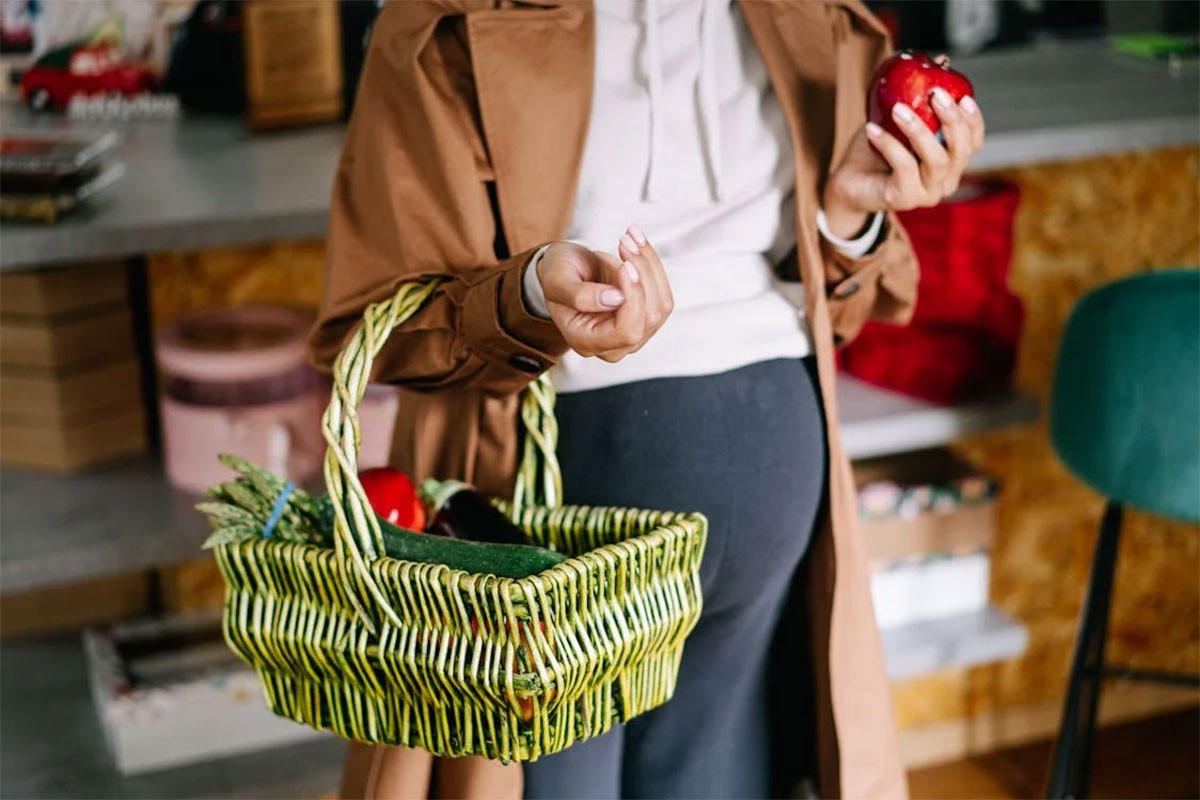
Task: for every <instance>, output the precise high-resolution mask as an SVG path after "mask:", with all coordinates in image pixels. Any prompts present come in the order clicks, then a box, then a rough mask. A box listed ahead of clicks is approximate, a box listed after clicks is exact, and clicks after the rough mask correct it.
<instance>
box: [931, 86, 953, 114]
mask: <svg viewBox="0 0 1200 800" xmlns="http://www.w3.org/2000/svg"><path fill="white" fill-rule="evenodd" d="M933 104H934V105H936V106H937V107H938V108H940V109H941V110H942V111H950V110H952V109H953V108H954V100H953V99H952V98H951V97H950V93H949V92H947V91H946V90H945V89H934V90H933Z"/></svg>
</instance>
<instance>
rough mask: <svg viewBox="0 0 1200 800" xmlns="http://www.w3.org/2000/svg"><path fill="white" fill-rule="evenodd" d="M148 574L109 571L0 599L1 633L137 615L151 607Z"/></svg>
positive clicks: (78, 626) (43, 630)
mask: <svg viewBox="0 0 1200 800" xmlns="http://www.w3.org/2000/svg"><path fill="white" fill-rule="evenodd" d="M149 580H150V579H149V577H148V576H147V575H145V574H143V573H136V574H132V575H112V576H106V577H103V578H93V579H91V580H87V581H79V582H77V583H69V584H64V585H61V586H48V587H43V588H39V589H30V590H28V591H24V592H6V593H5V594H4V596H3V600H0V637H3V638H8V637H12V636H27V635H29V634H41V633H54V632H57V631H68V630H79V629H81V628H86V627H88V626H89V625H103V624H106V623H112V622H117V621H118V620H123V619H129V618H131V617H140V616H142V615H143V614H145V613H146V612H147V611H149V609H150V583H149Z"/></svg>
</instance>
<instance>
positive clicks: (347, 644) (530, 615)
mask: <svg viewBox="0 0 1200 800" xmlns="http://www.w3.org/2000/svg"><path fill="white" fill-rule="evenodd" d="M436 287H437V284H436V283H428V284H406V285H405V286H403V287H401V289H400V290H399V291H398V292H397V293H396V295H395V296H394V297H393V298H391V299H390V300H387V301H384V302H381V303H377V304H375V305H372V306H371V307H370V308H368V309H367V310H366V313H365V314H364V318H363V322H362V324H361V325H360V327H359V329H358V330H357V332H356V333H355V335H354V336H353V338H352V339H351V340H350V342H349V343H348V344H347V345H346V348H345V350H344V351H343V352H342V353H341V355H340V356H339V358H338V360H337V362H336V364H335V365H334V389H333V393H332V396H331V398H330V403H329V409H328V411H327V412H326V414H325V420H324V433H325V438H326V441H327V442H328V443H329V450H328V453H327V456H326V460H325V481H326V484H327V487H328V490H329V493H330V495H331V497H332V498H333V499H334V501H335V502H334V506H335V509H337V511H336V521H335V525H334V529H335V533H334V535H335V542H336V546H335V547H334V548H332V549H331V548H322V547H317V546H314V545H307V544H297V543H292V542H280V541H270V540H252V541H246V542H241V543H236V544H228V545H223V546H221V547H218V548H217V551H216V556H217V562H218V564H219V566H220V569H221V573H222V575H223V576H224V578H225V581H226V587H227V588H226V598H225V614H224V630H225V638H226V640H227V641H228V643H229V645H230V647H232V648H233V650H234V651H235V652H236V653H237V654H238V655H239V656H240V657H241V658H242V659H243V660H245V661H246V662H247V663H248V664H250V665H251V666H252V667H253V668H254V669H255V670H256V671H257V672H258V674H259V676H260V678H261V679H262V683H263V687H264V690H265V694H266V700H267V703H268V705H269V706H270V708H271V709H272V710H273V711H274V712H275V713H276V714H279V715H281V716H284V717H288V718H290V719H293V720H295V721H297V722H300V723H303V724H305V725H309V726H312V727H314V728H319V729H323V730H331V731H334V732H336V733H338V734H340V735H341V736H344V737H347V738H350V739H354V740H357V741H360V742H366V743H372V744H390V745H406V746H408V747H419V748H421V749H424V750H427V751H429V752H431V753H434V754H436V755H445V756H464V755H481V756H485V757H488V758H495V759H501V760H505V761H509V760H512V761H533V760H536V759H537V758H539V757H540V756H543V755H547V754H549V753H555V752H558V751H560V750H563V749H565V748H567V747H569V746H571V745H572V744H573V743H574V742H577V741H581V740H584V739H587V738H590V737H592V736H598V735H600V734H602V733H604V732H605V731H607V730H608V729H609V728H611V727H612V726H613V725H614V724H617V723H620V722H624V721H626V720H628V719H630V718H632V717H634V716H636V715H638V714H641V713H642V712H645V711H647V710H649V709H651V708H654V707H655V706H658V705H660V704H662V703H664V702H666V701H667V700H668V699H670V697H671V695H672V693H673V692H674V688H675V680H676V675H677V672H678V668H679V659H680V654H681V652H682V649H683V641H684V637H685V636H687V634H688V633H689V632H690V631H691V630H692V628H693V627H694V626H695V624H696V620H697V619H698V618H699V615H700V606H701V598H700V581H699V567H700V558H701V555H702V553H703V550H704V541H705V535H706V531H707V523H706V522H705V519H704V517H703V516H701V515H699V514H676V513H668V512H657V511H636V510H628V509H617V508H583V507H562V508H550V507H546V506H535V505H533V502H534V500H535V498H540V500H541V501H542V502H544V503H546V504H547V505H548V506H553V505H556V504H557V502H558V497H559V495H560V492H559V477H558V465H557V461H556V460H555V458H554V445H555V440H556V438H557V427H556V425H555V423H554V417H553V402H554V395H553V390H552V389H551V388H550V385H549V383H548V382H546V381H539V382H537V383H535V384H533V385H532V386H531V387H530V391H529V392H527V393H526V396H525V398H524V400H523V405H522V420H523V424H524V427H525V432H526V436H525V444H524V451H523V455H522V464H521V468H520V470H519V472H518V478H517V488H516V492H515V496H514V500H513V503H511V504H504V505H502V508H504V509H505V510H506V511H508V512H509V513H511V515H512V518H513V519H514V520H515V521H516V522H517V523H518V524H519V525H521V526H522V527H523V528H524V529H525V530H526V531H527V532H528V534H529V536H530V539H531V540H532V541H533V542H535V543H537V544H541V545H543V546H545V547H549V548H553V549H555V550H558V551H560V552H563V553H566V554H569V555H570V556H571V557H570V558H568V559H567V560H566V561H564V562H563V563H561V564H559V565H558V566H555V567H553V568H551V569H548V570H546V571H544V572H542V573H540V574H538V575H535V576H532V577H529V578H522V579H519V580H514V579H510V578H498V577H496V576H493V575H481V574H470V573H467V572H463V571H461V570H452V569H450V568H449V567H446V566H443V565H435V564H424V563H414V562H409V561H402V560H397V559H394V558H390V557H387V556H381V555H380V554H381V553H383V543H382V538H381V536H380V531H379V526H378V522H377V520H376V518H375V516H374V515H373V514H371V513H368V510H369V505H368V503H367V500H366V497H365V495H364V493H363V489H362V486H361V485H360V484H359V481H358V478H357V470H356V460H357V455H358V449H359V426H358V418H357V414H356V412H355V409H356V407H357V405H358V403H359V402H360V400H361V399H362V395H363V391H364V390H365V388H366V385H367V382H368V379H369V377H370V373H371V364H372V361H373V359H374V357H375V355H376V354H377V353H378V352H379V350H380V348H381V347H382V346H383V344H384V342H385V341H386V339H387V336H388V334H389V333H390V331H391V330H392V329H393V328H395V327H396V326H398V325H400V324H402V323H403V322H405V321H406V320H407V319H408V318H409V317H411V316H412V315H413V314H414V313H416V312H417V311H418V310H419V308H420V307H421V305H422V304H423V303H424V302H425V300H426V299H427V298H428V297H429V295H430V294H431V293H432V292H433V291H434V290H435V289H436Z"/></svg>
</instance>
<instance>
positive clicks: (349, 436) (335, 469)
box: [321, 279, 562, 630]
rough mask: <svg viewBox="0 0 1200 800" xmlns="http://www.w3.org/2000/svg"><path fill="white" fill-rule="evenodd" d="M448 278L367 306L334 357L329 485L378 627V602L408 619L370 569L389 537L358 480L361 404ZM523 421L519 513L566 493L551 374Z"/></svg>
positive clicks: (370, 621)
mask: <svg viewBox="0 0 1200 800" xmlns="http://www.w3.org/2000/svg"><path fill="white" fill-rule="evenodd" d="M442 283H443V281H442V280H441V279H435V280H432V281H428V282H424V283H405V284H403V285H401V286H400V288H399V289H398V290H397V291H396V293H395V295H393V296H392V297H390V298H389V299H387V300H382V301H380V302H378V303H372V304H371V305H369V306H368V307H367V309H366V311H364V312H363V319H362V322H361V323H360V324H359V326H358V329H357V330H355V332H354V335H353V336H352V337H351V338H350V340H349V341H348V342H347V343H346V345H345V347H343V348H342V352H341V353H339V354H338V357H337V359H336V360H335V361H334V364H333V391H332V392H331V394H330V398H329V407H328V408H327V409H326V410H325V416H324V417H323V418H322V421H321V431H322V433H323V434H324V436H325V442H326V443H327V444H328V449H327V450H326V452H325V485H326V488H327V489H328V490H329V495H330V497H331V498H333V500H334V502H333V508H334V525H333V530H334V546H335V548H336V550H337V554H338V562H339V564H340V565H341V570H342V583H343V585H344V586H345V588H346V591H347V594H348V595H349V597H350V599H351V602H352V603H353V604H354V606H355V608H356V610H357V611H358V613H359V616H360V617H362V619H363V621H364V622H365V623H366V624H367V626H368V627H370V628H371V629H372V630H374V627H375V626H374V615H372V614H371V613H370V610H369V609H370V606H374V607H375V608H377V609H378V610H379V611H381V612H382V613H383V614H384V616H386V617H387V618H388V620H389V621H391V622H392V623H393V624H395V625H399V624H400V618H399V616H398V615H397V614H396V611H395V609H393V608H392V607H391V604H390V603H388V601H387V598H386V597H385V596H384V594H383V592H382V591H381V590H380V588H379V586H378V584H377V583H376V582H375V579H374V578H373V577H372V576H371V571H370V568H369V567H370V563H371V562H372V561H374V560H375V559H377V558H379V557H380V556H381V555H382V554H383V536H382V534H381V533H380V530H379V520H378V519H377V518H376V517H375V515H374V514H373V513H371V505H370V503H369V502H368V501H367V496H366V493H365V492H364V491H363V488H362V483H360V482H359V480H358V453H359V447H360V443H361V438H362V433H361V430H360V427H359V422H358V406H359V403H361V402H362V398H363V393H364V392H365V391H366V389H367V384H368V383H369V382H370V379H371V365H372V363H373V362H374V360H375V357H376V356H377V355H378V354H379V351H380V350H381V349H382V348H383V345H384V344H385V343H386V342H387V339H388V336H389V335H390V334H391V332H392V331H393V330H394V329H396V328H397V327H399V326H400V325H403V324H404V323H405V322H406V321H408V320H409V319H410V318H411V317H412V316H413V315H414V314H416V313H417V312H418V311H419V310H420V309H421V308H422V307H423V306H424V305H425V303H426V302H427V301H428V300H429V298H430V297H431V296H432V295H433V293H434V292H435V291H436V290H437V289H438V287H439V286H441V284H442ZM521 422H522V424H523V426H524V428H525V434H526V435H525V441H524V444H523V446H522V454H521V465H520V467H519V469H518V470H517V478H516V485H515V489H514V493H513V504H512V514H513V516H514V517H515V516H518V515H519V514H520V513H521V511H522V510H523V509H525V508H527V507H529V506H531V505H548V506H557V505H558V504H559V503H560V502H561V498H562V477H561V473H560V471H559V466H558V459H557V458H556V457H555V454H554V448H555V445H556V444H557V442H558V423H557V422H556V421H555V419H554V387H553V386H552V385H551V384H550V380H549V378H548V377H547V376H546V375H542V377H541V378H539V379H538V380H537V381H534V382H533V383H531V384H530V385H529V387H528V388H527V389H526V391H525V393H524V395H523V397H522V399H521Z"/></svg>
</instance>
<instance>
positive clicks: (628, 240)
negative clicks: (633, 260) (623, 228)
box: [621, 233, 642, 255]
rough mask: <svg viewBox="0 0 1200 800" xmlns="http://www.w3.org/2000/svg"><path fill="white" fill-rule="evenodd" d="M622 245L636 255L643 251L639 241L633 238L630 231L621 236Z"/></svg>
mask: <svg viewBox="0 0 1200 800" xmlns="http://www.w3.org/2000/svg"><path fill="white" fill-rule="evenodd" d="M621 246H622V247H624V248H625V249H626V250H628V251H629V252H631V253H633V254H634V255H637V254H638V253H640V252H642V251H641V250H639V249H638V246H637V242H635V241H634V240H633V237H632V236H630V235H629V234H628V233H627V234H625V235H624V236H622V237H621Z"/></svg>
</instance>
